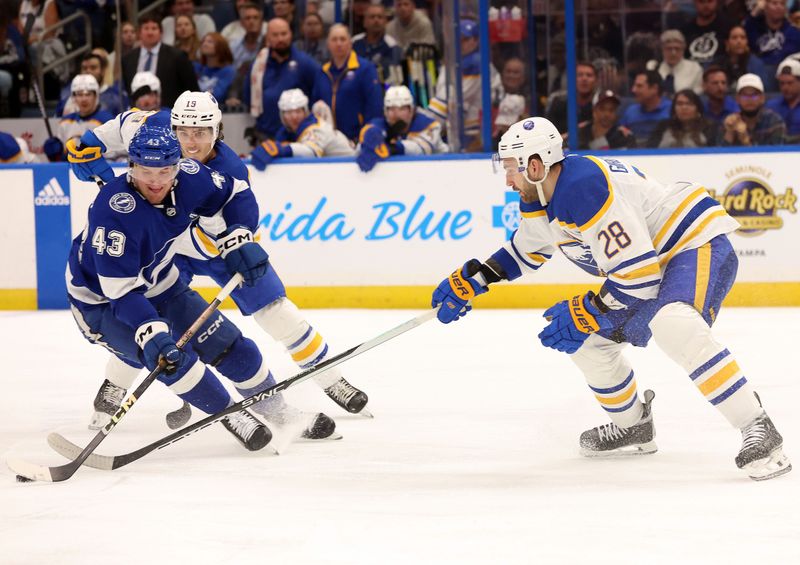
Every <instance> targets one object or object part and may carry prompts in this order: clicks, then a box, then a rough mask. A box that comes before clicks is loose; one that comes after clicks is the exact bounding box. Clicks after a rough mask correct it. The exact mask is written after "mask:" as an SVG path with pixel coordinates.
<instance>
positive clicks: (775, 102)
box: [766, 96, 800, 139]
mask: <svg viewBox="0 0 800 565" xmlns="http://www.w3.org/2000/svg"><path fill="white" fill-rule="evenodd" d="M766 107H767V108H769V109H770V110H772V111H773V112H775V113H777V114H778V115H779V116H780V117H781V118H783V121H784V122H785V123H786V134H787V135H788V136H789V137H791V138H795V139H796V138H797V136H800V104H795V106H794V108H790V107H789V104H788V103H787V102H786V99H785V98H784V97H783V96H781V97H780V98H773V99H772V100H770V101H768V102H767V103H766Z"/></svg>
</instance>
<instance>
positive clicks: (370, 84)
mask: <svg viewBox="0 0 800 565" xmlns="http://www.w3.org/2000/svg"><path fill="white" fill-rule="evenodd" d="M311 100H312V101H314V102H316V101H317V100H324V101H325V103H327V104H328V106H330V107H331V112H332V113H333V122H334V127H335V128H336V129H338V130H339V131H341V132H342V133H343V134H345V136H347V138H348V139H351V140H355V139H357V138H358V132H359V131H361V126H363V125H364V124H365V123H366V122H368V121H370V120H372V119H374V118H378V117H380V116H382V115H383V89H381V86H380V84H378V73H377V71H376V70H375V65H373V64H372V63H370V62H369V61H367V60H366V59H363V58H361V57H359V56H358V55H357V54H356V52H355V51H350V56H349V57H348V58H347V62H346V63H345V64H344V66H343V67H342V68H336V67H334V66H333V61H328V62H327V63H325V64H324V65H322V69H321V70H320V71H319V72H318V73H317V79H316V81H315V82H314V92H313V95H312V96H311ZM342 101H344V102H342Z"/></svg>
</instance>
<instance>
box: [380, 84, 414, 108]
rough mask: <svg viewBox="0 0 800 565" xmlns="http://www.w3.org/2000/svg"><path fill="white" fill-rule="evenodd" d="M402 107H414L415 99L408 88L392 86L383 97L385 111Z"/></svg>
mask: <svg viewBox="0 0 800 565" xmlns="http://www.w3.org/2000/svg"><path fill="white" fill-rule="evenodd" d="M402 106H411V107H412V108H413V107H414V97H413V96H411V91H410V90H409V89H408V87H407V86H403V85H400V86H390V87H389V89H388V90H387V91H386V94H385V95H384V96H383V109H384V110H385V109H386V108H397V107H402Z"/></svg>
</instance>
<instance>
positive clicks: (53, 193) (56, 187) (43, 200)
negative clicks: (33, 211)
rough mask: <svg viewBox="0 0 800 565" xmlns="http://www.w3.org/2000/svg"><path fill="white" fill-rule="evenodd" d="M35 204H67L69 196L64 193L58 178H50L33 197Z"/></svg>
mask: <svg viewBox="0 0 800 565" xmlns="http://www.w3.org/2000/svg"><path fill="white" fill-rule="evenodd" d="M33 203H34V204H35V205H36V206H69V196H67V195H66V194H65V193H64V189H63V188H61V184H59V182H58V179H57V178H56V177H53V178H51V179H50V180H49V181H47V184H45V185H44V186H43V187H42V190H40V191H39V192H38V193H37V194H36V197H35V198H34V199H33Z"/></svg>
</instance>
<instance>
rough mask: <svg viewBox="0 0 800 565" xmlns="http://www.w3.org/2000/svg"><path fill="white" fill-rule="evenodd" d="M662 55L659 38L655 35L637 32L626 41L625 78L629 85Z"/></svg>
mask: <svg viewBox="0 0 800 565" xmlns="http://www.w3.org/2000/svg"><path fill="white" fill-rule="evenodd" d="M659 53H660V45H659V41H658V37H657V36H656V35H654V34H653V33H649V32H647V33H646V32H641V31H635V32H633V33H632V34H631V35H630V36H628V39H627V40H626V41H625V76H626V78H627V80H628V83H632V82H634V81H635V80H636V75H638V74H639V73H642V72H644V71H646V70H647V64H648V62H649V61H652V60H653V59H655V58H656V57H658V54H659Z"/></svg>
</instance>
